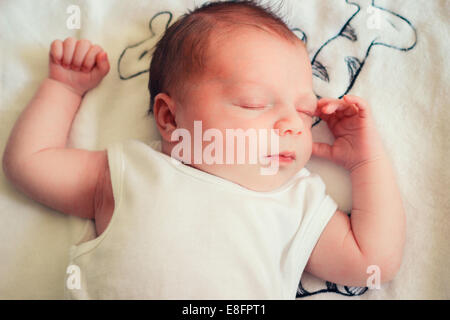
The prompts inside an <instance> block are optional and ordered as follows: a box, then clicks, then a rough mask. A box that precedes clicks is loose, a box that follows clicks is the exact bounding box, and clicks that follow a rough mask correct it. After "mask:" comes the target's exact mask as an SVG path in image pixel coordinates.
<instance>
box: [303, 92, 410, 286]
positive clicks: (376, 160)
mask: <svg viewBox="0 0 450 320" xmlns="http://www.w3.org/2000/svg"><path fill="white" fill-rule="evenodd" d="M316 115H317V116H320V117H321V118H322V119H323V120H325V121H326V123H327V124H328V127H329V128H330V130H331V132H332V133H333V135H334V136H335V141H334V143H333V145H332V146H330V145H328V144H325V143H314V145H313V155H315V156H319V157H323V158H325V159H328V160H331V161H333V162H336V163H337V164H339V165H341V166H343V167H345V168H346V169H347V170H349V171H350V175H351V181H352V201H353V205H352V212H351V216H350V218H349V217H348V216H347V214H345V213H343V212H342V211H339V210H338V211H336V213H335V215H334V216H333V217H332V218H331V220H330V222H329V223H328V225H327V226H326V228H325V230H324V231H323V233H322V235H321V236H320V239H319V241H318V242H317V244H316V246H315V248H314V250H313V252H312V254H311V257H310V259H309V261H308V264H307V266H306V268H305V270H306V271H308V272H310V273H311V274H313V275H315V276H318V277H320V278H322V279H325V280H328V281H332V282H335V283H338V284H343V285H350V286H366V281H367V279H368V277H369V275H370V273H372V272H373V271H371V269H368V267H369V266H376V267H378V268H379V271H380V276H381V282H386V281H390V280H392V279H393V277H394V276H395V274H396V273H397V271H398V269H399V268H400V265H401V260H402V253H403V246H404V242H405V225H406V222H405V213H404V209H403V205H402V201H401V197H400V192H399V190H398V188H397V184H396V181H395V176H394V172H393V170H392V167H391V164H390V161H389V159H388V156H387V154H386V153H385V151H384V148H383V145H382V142H381V139H380V137H379V135H378V132H377V130H376V128H375V125H374V122H373V118H372V115H371V112H370V109H369V106H368V104H367V103H366V102H365V101H364V100H363V99H361V98H359V97H356V96H350V95H346V96H344V97H343V99H340V100H337V99H327V98H324V99H321V100H319V102H318V104H317V110H316ZM369 271H371V272H370V273H368V272H369Z"/></svg>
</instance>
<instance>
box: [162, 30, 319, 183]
mask: <svg viewBox="0 0 450 320" xmlns="http://www.w3.org/2000/svg"><path fill="white" fill-rule="evenodd" d="M211 47H212V48H211V49H210V50H209V52H208V54H209V56H208V57H209V59H208V63H207V68H208V70H207V72H205V75H204V76H203V77H202V79H200V80H199V81H195V83H190V84H188V87H187V91H186V94H185V95H184V97H183V99H182V100H183V101H177V102H176V105H177V107H176V112H175V122H176V124H177V128H184V129H187V130H188V131H189V132H190V134H191V137H192V140H191V145H192V148H191V161H190V164H189V165H191V166H193V167H195V168H197V169H200V170H202V171H205V172H209V173H211V174H214V175H216V176H219V177H222V178H224V179H227V180H230V181H233V182H235V183H237V184H239V185H242V186H244V187H246V188H248V189H251V190H255V191H270V190H273V189H275V188H277V187H279V186H281V185H282V184H284V183H285V182H286V181H287V180H288V179H289V178H291V177H292V176H293V175H294V174H296V173H297V172H298V171H299V170H300V169H301V168H303V167H304V165H305V164H306V162H307V161H308V160H309V158H310V156H311V148H312V137H311V127H312V124H313V118H312V117H313V114H314V112H315V109H316V104H317V99H316V96H315V94H314V92H313V89H312V73H311V64H310V61H309V58H308V54H307V52H306V50H305V48H304V47H303V46H302V45H301V44H300V43H299V44H297V45H294V44H291V43H289V42H287V41H286V40H283V39H280V38H278V37H276V36H273V35H270V34H267V33H265V32H263V31H259V30H255V29H250V28H245V29H243V28H240V30H239V31H238V32H236V33H234V35H233V36H232V37H230V38H229V39H227V40H223V41H221V42H220V45H217V46H214V45H212V46H211ZM194 121H201V125H202V128H201V129H202V134H203V133H204V132H205V131H206V130H208V129H216V130H219V131H220V132H221V133H222V137H223V149H222V150H223V159H224V160H223V163H222V164H217V163H214V164H207V163H205V161H202V163H200V164H196V163H194ZM238 128H240V129H243V131H244V132H245V131H246V130H248V129H255V132H256V133H257V137H258V139H262V135H261V132H262V131H265V132H266V133H267V134H266V137H267V138H265V139H264V142H265V143H266V144H267V149H266V150H265V151H264V150H261V149H258V152H260V153H262V155H263V156H270V155H272V154H273V153H274V152H271V151H276V152H275V153H281V152H283V151H291V152H294V153H295V160H292V161H282V160H280V161H279V163H278V166H277V168H278V170H277V172H276V173H275V174H269V175H264V174H262V173H261V172H262V170H261V168H266V169H267V168H269V167H270V166H271V165H270V164H269V165H268V164H266V163H261V161H259V158H258V162H257V163H250V161H249V159H250V158H249V152H250V151H252V150H253V151H256V150H254V149H252V148H250V143H249V139H247V140H246V141H245V153H244V156H245V163H244V164H241V163H238V160H237V154H238V152H243V151H244V150H242V149H241V148H239V146H238V145H237V139H236V140H235V141H234V142H235V143H234V144H235V147H234V158H233V162H232V164H228V163H226V162H225V161H226V153H227V149H226V129H234V130H236V129H238ZM271 129H278V130H279V132H278V135H276V138H277V139H278V144H279V147H278V150H271V149H270V147H271V145H272V146H273V147H274V146H275V145H274V144H271V141H270V139H271V136H270V134H271ZM197 130H198V128H197ZM200 139H201V137H200ZM202 140H204V139H202ZM176 144H177V143H173V142H172V143H171V144H170V146H169V147H167V148H166V150H163V152H165V153H167V154H169V155H170V152H171V150H172V148H173V146H174V145H176ZM210 144H211V141H200V145H202V147H203V149H202V150H205V149H206V148H207V146H208V145H210ZM166 146H167V145H166ZM216 146H218V145H217V144H216ZM228 152H229V151H228ZM213 154H214V153H213ZM274 159H275V158H274V157H269V158H268V159H267V160H268V161H275V160H274ZM272 168H273V165H272Z"/></svg>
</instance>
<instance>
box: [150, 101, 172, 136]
mask: <svg viewBox="0 0 450 320" xmlns="http://www.w3.org/2000/svg"><path fill="white" fill-rule="evenodd" d="M154 101H155V102H154V105H153V115H154V118H155V121H156V126H157V127H158V130H159V133H160V134H161V136H162V137H163V138H164V139H165V140H167V141H170V140H171V139H170V138H171V135H172V132H173V130H175V129H176V128H177V123H176V121H175V102H174V100H173V99H172V98H171V97H169V96H168V95H167V94H165V93H158V94H157V95H156V97H155V100H154Z"/></svg>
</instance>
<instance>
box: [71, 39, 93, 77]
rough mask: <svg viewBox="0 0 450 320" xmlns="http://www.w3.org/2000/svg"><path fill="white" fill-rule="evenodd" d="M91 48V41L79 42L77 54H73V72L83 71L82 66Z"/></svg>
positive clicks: (76, 49)
mask: <svg viewBox="0 0 450 320" xmlns="http://www.w3.org/2000/svg"><path fill="white" fill-rule="evenodd" d="M90 47H91V42H90V41H89V40H86V39H82V40H79V41H78V42H77V45H76V48H75V53H74V54H73V60H72V69H73V70H76V71H78V70H80V69H81V65H82V64H83V60H84V57H85V56H86V54H87V52H88V51H89V48H90Z"/></svg>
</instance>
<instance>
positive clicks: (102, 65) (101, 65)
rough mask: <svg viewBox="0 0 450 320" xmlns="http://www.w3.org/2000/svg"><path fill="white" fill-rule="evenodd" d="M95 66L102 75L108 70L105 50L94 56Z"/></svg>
mask: <svg viewBox="0 0 450 320" xmlns="http://www.w3.org/2000/svg"><path fill="white" fill-rule="evenodd" d="M95 61H96V68H97V70H98V73H99V74H100V75H101V76H102V77H104V76H106V74H107V73H108V72H109V68H110V66H109V61H108V55H107V54H106V52H104V51H103V52H101V53H99V54H98V55H97V57H96V60H95Z"/></svg>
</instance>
